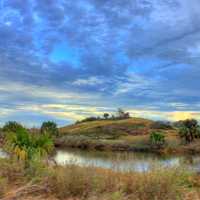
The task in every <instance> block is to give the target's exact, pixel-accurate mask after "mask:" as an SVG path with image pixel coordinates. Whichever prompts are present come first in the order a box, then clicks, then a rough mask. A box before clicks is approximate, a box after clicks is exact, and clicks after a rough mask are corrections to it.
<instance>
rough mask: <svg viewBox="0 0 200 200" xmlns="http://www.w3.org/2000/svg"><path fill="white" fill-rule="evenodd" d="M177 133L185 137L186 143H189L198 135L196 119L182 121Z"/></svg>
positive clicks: (199, 132)
mask: <svg viewBox="0 0 200 200" xmlns="http://www.w3.org/2000/svg"><path fill="white" fill-rule="evenodd" d="M179 135H180V137H181V138H184V139H185V142H186V143H190V142H192V141H193V140H194V138H198V137H200V136H199V135H200V130H199V125H198V122H197V120H195V119H187V120H184V121H182V126H181V128H180V129H179Z"/></svg>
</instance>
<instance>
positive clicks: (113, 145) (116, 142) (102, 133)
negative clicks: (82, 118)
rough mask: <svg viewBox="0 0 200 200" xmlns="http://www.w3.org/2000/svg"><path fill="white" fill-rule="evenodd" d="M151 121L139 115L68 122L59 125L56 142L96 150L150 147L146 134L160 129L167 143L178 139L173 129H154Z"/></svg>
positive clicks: (138, 149) (146, 148) (148, 148)
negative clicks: (128, 117) (127, 117)
mask: <svg viewBox="0 0 200 200" xmlns="http://www.w3.org/2000/svg"><path fill="white" fill-rule="evenodd" d="M154 124H155V122H154V121H152V120H148V119H142V118H130V119H124V120H98V121H92V122H84V123H79V124H74V125H69V126H66V127H62V128H60V129H59V131H60V134H61V137H60V138H58V139H57V140H56V145H57V146H63V147H77V148H83V149H86V148H88V149H98V150H104V149H106V150H107V149H109V150H134V151H149V150H150V149H151V145H150V142H149V135H150V133H151V132H152V131H155V130H156V131H162V132H163V133H164V134H165V136H166V140H167V142H168V143H171V141H173V143H177V142H178V141H177V133H176V131H175V130H172V129H162V130H161V129H155V128H153V125H154Z"/></svg>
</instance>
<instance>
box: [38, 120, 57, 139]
mask: <svg viewBox="0 0 200 200" xmlns="http://www.w3.org/2000/svg"><path fill="white" fill-rule="evenodd" d="M41 133H42V134H49V135H50V136H58V128H57V124H56V123H55V122H52V121H47V122H43V124H42V126H41Z"/></svg>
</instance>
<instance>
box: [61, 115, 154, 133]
mask: <svg viewBox="0 0 200 200" xmlns="http://www.w3.org/2000/svg"><path fill="white" fill-rule="evenodd" d="M152 123H153V121H151V120H147V119H142V118H130V119H125V120H100V121H92V122H84V123H80V124H75V125H70V126H66V127H63V128H60V129H59V131H60V133H61V134H79V133H80V132H87V131H88V130H91V129H93V130H94V131H95V129H96V128H97V127H100V126H101V127H105V126H112V127H113V128H115V129H116V130H117V128H118V127H120V126H123V127H124V128H133V129H134V127H135V126H137V125H143V126H144V127H149V126H150V125H151V124H152Z"/></svg>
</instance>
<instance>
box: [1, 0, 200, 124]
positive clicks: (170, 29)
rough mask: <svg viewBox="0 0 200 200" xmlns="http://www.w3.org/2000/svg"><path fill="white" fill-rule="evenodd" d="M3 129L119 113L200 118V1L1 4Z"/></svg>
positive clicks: (19, 0)
mask: <svg viewBox="0 0 200 200" xmlns="http://www.w3.org/2000/svg"><path fill="white" fill-rule="evenodd" d="M0 13H1V14H0V125H2V124H4V123H5V122H6V121H8V120H16V121H19V122H21V123H24V124H26V125H27V126H39V125H40V124H41V123H42V122H43V121H46V120H53V121H56V122H57V123H58V125H59V126H63V125H65V124H70V123H73V122H74V121H76V120H80V119H82V118H85V117H88V116H100V115H102V114H103V113H104V112H111V113H112V112H115V110H116V109H117V108H123V109H125V110H126V111H129V112H130V113H131V115H132V116H133V117H134V116H137V117H145V118H150V119H156V120H181V119H185V118H196V119H200V92H199V91H200V1H199V0H162V1H161V0H123V1H122V0H75V1H71V0H0Z"/></svg>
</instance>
